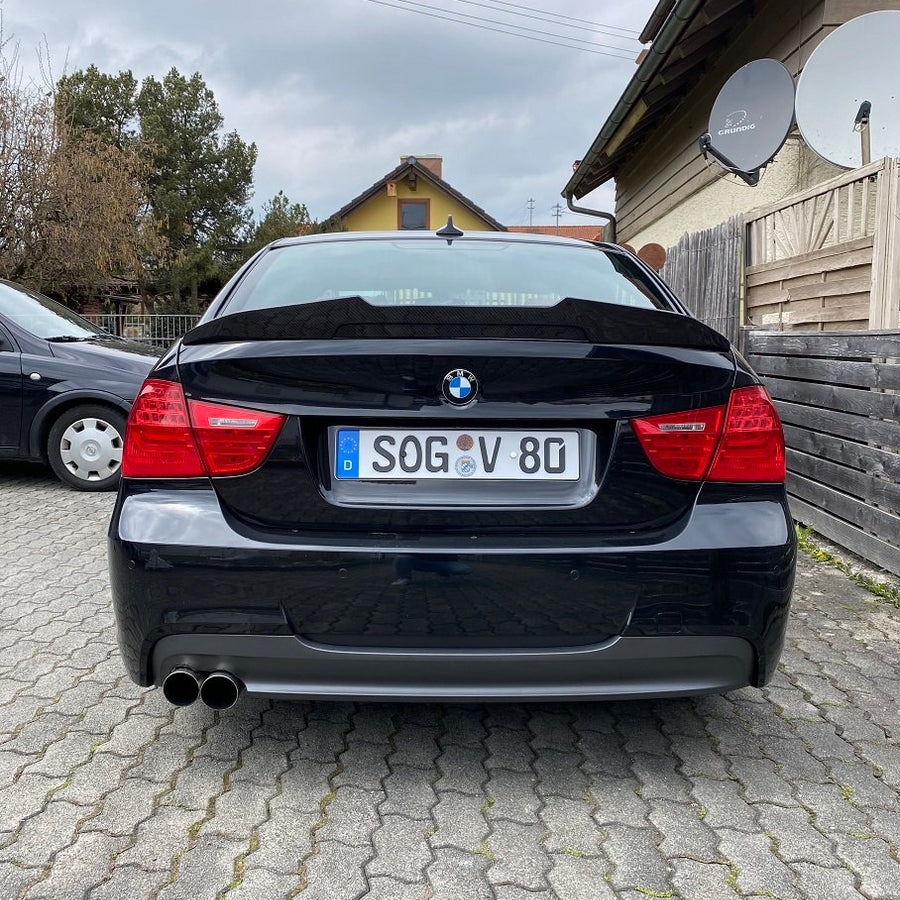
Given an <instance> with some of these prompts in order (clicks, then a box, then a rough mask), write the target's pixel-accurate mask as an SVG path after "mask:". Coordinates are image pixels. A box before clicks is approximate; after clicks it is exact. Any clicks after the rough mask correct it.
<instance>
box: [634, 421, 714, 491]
mask: <svg viewBox="0 0 900 900" xmlns="http://www.w3.org/2000/svg"><path fill="white" fill-rule="evenodd" d="M724 417H725V407H724V406H709V407H707V408H705V409H692V410H690V411H689V412H681V413H667V414H666V415H664V416H650V417H649V418H646V419H632V420H631V427H632V428H633V429H634V431H635V433H636V434H637V436H638V439H639V440H640V442H641V446H642V447H643V448H644V452H645V453H646V454H647V457H648V459H649V460H650V462H651V463H653V468H655V469H656V470H657V471H658V472H662V474H663V475H668V476H669V477H670V478H685V479H688V480H689V481H697V480H699V479H701V478H703V476H704V475H705V474H706V472H707V470H708V469H709V464H710V461H711V460H712V455H713V452H714V451H715V449H716V444H718V443H719V435H720V434H721V433H722V420H723V419H724Z"/></svg>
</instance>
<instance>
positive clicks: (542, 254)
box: [225, 240, 669, 313]
mask: <svg viewBox="0 0 900 900" xmlns="http://www.w3.org/2000/svg"><path fill="white" fill-rule="evenodd" d="M339 297H362V298H363V299H364V300H366V301H367V302H369V303H371V304H372V305H373V306H453V307H460V306H525V307H541V306H542V307H547V306H554V305H555V304H557V303H559V301H560V300H562V299H564V298H566V297H571V298H575V299H579V300H597V301H602V302H603V303H618V304H621V305H623V306H639V307H643V308H646V309H653V308H661V309H668V308H669V306H668V304H667V303H666V301H665V300H664V299H663V297H662V296H660V294H659V293H658V291H656V289H655V288H654V286H653V285H652V284H651V283H650V282H649V281H648V279H647V278H646V276H645V275H644V274H643V272H641V270H640V269H639V268H638V266H636V265H635V264H634V263H633V262H632V260H631V259H629V258H628V257H627V256H624V255H622V254H618V253H607V252H605V251H603V250H601V249H599V248H597V247H593V246H591V245H589V244H585V245H584V247H578V246H569V245H565V244H540V243H530V242H526V241H522V242H512V241H501V240H497V241H493V240H477V241H476V240H469V241H466V240H455V241H453V243H452V244H448V243H447V242H446V241H436V240H397V241H394V240H356V241H355V240H346V241H334V242H324V241H323V242H321V243H310V244H293V245H289V246H286V247H279V248H277V249H275V250H271V251H269V252H268V253H266V254H265V255H264V256H263V257H262V259H261V260H260V261H259V262H258V263H257V264H256V265H255V266H254V267H253V269H252V270H251V271H250V272H249V274H248V275H247V277H246V278H245V279H244V280H243V281H242V282H241V283H240V285H239V286H238V288H237V290H236V292H235V293H234V295H233V296H232V297H231V299H230V300H229V301H228V304H227V306H226V308H225V312H226V313H235V312H241V311H245V310H253V309H267V308H269V307H274V306H291V305H293V304H298V303H315V302H317V301H320V300H335V299H337V298H339Z"/></svg>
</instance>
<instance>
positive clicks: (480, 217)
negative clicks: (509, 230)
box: [330, 156, 506, 231]
mask: <svg viewBox="0 0 900 900" xmlns="http://www.w3.org/2000/svg"><path fill="white" fill-rule="evenodd" d="M442 170H443V160H442V159H441V157H440V156H421V157H416V156H404V157H401V159H400V165H399V166H397V168H396V169H394V170H393V171H391V172H388V174H387V175H385V176H384V178H381V179H380V180H379V181H376V182H375V184H373V185H372V186H371V187H370V188H368V189H367V190H365V191H363V193H361V194H360V195H359V196H358V197H356V198H354V199H353V200H351V201H350V202H349V203H348V204H347V205H346V206H344V207H343V208H342V209H340V210H338V211H337V212H336V213H335V214H334V215H333V216H331V217H330V220H331V221H335V222H336V223H339V224H340V227H342V228H343V229H344V230H346V231H436V230H437V229H438V228H441V227H442V226H443V225H446V224H447V217H448V216H453V224H454V225H455V226H456V227H457V228H461V229H462V230H463V231H506V228H505V227H504V226H503V225H501V224H500V223H499V222H498V221H497V220H496V219H494V218H492V217H491V216H489V215H488V214H487V213H486V212H485V211H484V210H483V209H482V208H481V207H480V206H477V205H476V204H475V203H473V202H472V201H471V200H469V198H468V197H466V196H464V195H463V194H461V193H460V192H459V191H457V190H456V189H455V188H454V187H452V186H451V185H450V184H448V183H447V182H446V181H444V179H443V177H442Z"/></svg>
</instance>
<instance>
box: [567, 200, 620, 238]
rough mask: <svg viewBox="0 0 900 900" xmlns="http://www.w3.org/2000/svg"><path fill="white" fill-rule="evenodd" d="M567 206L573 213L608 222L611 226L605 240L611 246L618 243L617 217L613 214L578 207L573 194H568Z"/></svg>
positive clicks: (607, 229) (608, 227)
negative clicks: (573, 200)
mask: <svg viewBox="0 0 900 900" xmlns="http://www.w3.org/2000/svg"><path fill="white" fill-rule="evenodd" d="M566 206H568V207H569V209H571V210H572V212H573V213H579V214H580V215H582V216H596V217H597V218H598V219H606V221H607V222H609V225H608V226H607V228H606V234H604V235H603V239H604V240H607V241H609V242H610V243H611V244H614V243H615V242H616V217H615V216H614V215H613V214H612V213H611V212H603V211H602V210H599V209H588V208H587V207H586V206H576V205H575V204H574V203H573V202H572V195H571V194H566Z"/></svg>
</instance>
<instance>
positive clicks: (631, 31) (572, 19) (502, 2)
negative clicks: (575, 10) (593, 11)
mask: <svg viewBox="0 0 900 900" xmlns="http://www.w3.org/2000/svg"><path fill="white" fill-rule="evenodd" d="M490 2H491V3H494V4H496V5H497V6H511V7H512V8H513V9H527V10H528V11H529V12H536V13H543V14H545V15H548V16H554V17H556V18H557V19H567V20H568V21H570V22H577V23H578V24H579V25H594V26H600V27H602V28H612V29H614V30H615V31H624V32H626V33H627V34H633V35H634V36H635V38H637V37H638V35H639V34H640V31H637V30H635V29H634V28H622V27H621V26H619V25H606V24H604V23H601V22H591V21H590V19H578V18H576V17H575V16H566V15H563V14H562V13H554V12H550V11H549V10H546V9H535V8H534V7H533V6H522V5H521V4H519V3H507V2H506V0H490ZM498 11H499V10H498Z"/></svg>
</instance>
